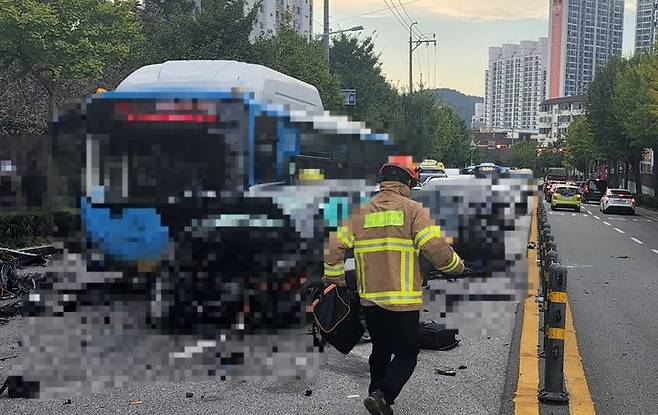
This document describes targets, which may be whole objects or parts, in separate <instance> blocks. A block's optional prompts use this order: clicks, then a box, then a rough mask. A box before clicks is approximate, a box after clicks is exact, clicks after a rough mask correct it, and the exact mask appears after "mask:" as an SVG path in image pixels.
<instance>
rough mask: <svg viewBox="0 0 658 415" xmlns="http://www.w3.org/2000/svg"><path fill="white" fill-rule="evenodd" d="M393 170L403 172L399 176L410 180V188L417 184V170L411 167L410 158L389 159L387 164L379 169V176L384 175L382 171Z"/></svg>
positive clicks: (411, 161)
mask: <svg viewBox="0 0 658 415" xmlns="http://www.w3.org/2000/svg"><path fill="white" fill-rule="evenodd" d="M389 168H394V169H397V170H399V171H400V172H403V173H404V174H403V175H401V176H407V177H409V179H411V181H412V182H411V186H412V187H414V186H415V185H416V184H417V183H418V170H417V169H416V168H415V167H414V165H413V160H412V158H411V157H389V161H388V162H387V163H384V164H382V166H381V167H380V168H379V175H380V176H383V175H384V170H386V169H389Z"/></svg>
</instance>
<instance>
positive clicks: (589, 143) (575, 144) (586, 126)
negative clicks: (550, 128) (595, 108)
mask: <svg viewBox="0 0 658 415" xmlns="http://www.w3.org/2000/svg"><path fill="white" fill-rule="evenodd" d="M565 150H566V154H567V157H568V160H569V163H570V164H571V166H572V167H575V168H576V169H578V170H579V171H581V172H583V173H585V174H586V175H588V174H589V172H590V166H591V162H592V161H593V160H595V159H596V158H597V156H598V152H597V151H596V144H595V142H594V138H593V136H592V130H591V127H590V121H589V118H588V115H587V114H584V115H581V116H579V117H576V119H574V121H573V122H572V123H571V125H570V126H569V129H568V130H567V138H566V141H565Z"/></svg>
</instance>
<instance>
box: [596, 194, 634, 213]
mask: <svg viewBox="0 0 658 415" xmlns="http://www.w3.org/2000/svg"><path fill="white" fill-rule="evenodd" d="M599 209H600V210H601V212H603V213H609V212H614V211H616V212H625V213H630V214H631V215H635V196H633V193H631V192H630V191H629V190H626V189H608V190H606V192H605V195H603V197H602V198H601V202H600V205H599Z"/></svg>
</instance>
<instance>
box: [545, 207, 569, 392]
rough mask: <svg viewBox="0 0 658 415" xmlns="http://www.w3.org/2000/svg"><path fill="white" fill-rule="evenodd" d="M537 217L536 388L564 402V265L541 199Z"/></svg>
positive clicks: (565, 283) (565, 310) (565, 295)
mask: <svg viewBox="0 0 658 415" xmlns="http://www.w3.org/2000/svg"><path fill="white" fill-rule="evenodd" d="M537 218H538V220H537V227H538V229H537V230H538V233H537V234H538V235H539V241H538V242H539V243H538V250H537V252H538V259H539V267H540V281H541V286H540V293H539V295H538V297H537V302H538V303H539V304H540V311H541V312H543V317H544V318H543V321H544V326H543V327H542V328H540V330H541V331H543V333H544V335H543V341H542V344H541V346H542V349H541V350H540V351H539V356H540V357H543V358H544V387H543V388H542V389H541V390H540V391H539V400H540V401H541V402H546V403H558V404H566V403H568V402H569V394H568V393H567V391H566V388H565V385H564V338H565V322H566V318H567V268H566V267H565V266H564V265H562V264H561V263H560V260H559V256H558V253H557V244H556V242H555V238H554V236H553V235H552V233H551V225H550V224H549V223H548V216H547V214H546V208H545V207H544V204H543V203H541V202H540V203H539V204H538V207H537Z"/></svg>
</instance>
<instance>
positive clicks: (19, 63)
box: [0, 0, 141, 119]
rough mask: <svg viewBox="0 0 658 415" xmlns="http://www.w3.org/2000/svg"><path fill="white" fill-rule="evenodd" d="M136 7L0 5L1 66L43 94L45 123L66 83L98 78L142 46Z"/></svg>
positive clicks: (32, 1)
mask: <svg viewBox="0 0 658 415" xmlns="http://www.w3.org/2000/svg"><path fill="white" fill-rule="evenodd" d="M136 7H137V2H135V1H128V0H115V1H112V2H110V1H105V0H22V1H12V0H0V65H2V67H4V68H7V67H8V66H11V67H12V68H14V69H16V70H18V71H20V72H21V74H29V75H30V76H31V77H33V79H35V80H36V81H37V82H38V84H39V85H40V87H41V88H43V90H44V91H45V95H46V96H47V98H48V109H49V119H52V115H53V113H54V111H55V107H56V105H57V102H58V100H59V99H61V98H62V96H61V89H62V87H63V85H64V84H65V83H66V82H69V81H71V80H78V79H93V78H100V77H102V75H103V73H104V72H105V71H106V70H107V69H108V68H110V67H112V66H117V65H121V64H122V63H123V62H125V61H126V60H128V59H129V58H130V56H131V55H132V54H133V53H135V52H136V47H137V46H138V45H139V44H140V38H141V22H140V20H139V18H138V16H137V11H136V10H137V8H136Z"/></svg>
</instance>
